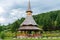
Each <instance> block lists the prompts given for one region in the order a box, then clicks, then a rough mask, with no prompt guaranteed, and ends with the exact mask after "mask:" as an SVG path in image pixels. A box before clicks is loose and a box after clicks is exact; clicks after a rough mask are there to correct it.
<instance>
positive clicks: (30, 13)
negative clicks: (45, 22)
mask: <svg viewBox="0 0 60 40" xmlns="http://www.w3.org/2000/svg"><path fill="white" fill-rule="evenodd" d="M26 13H27V15H32V11H31V5H30V0H29V2H28V10H27V11H26Z"/></svg>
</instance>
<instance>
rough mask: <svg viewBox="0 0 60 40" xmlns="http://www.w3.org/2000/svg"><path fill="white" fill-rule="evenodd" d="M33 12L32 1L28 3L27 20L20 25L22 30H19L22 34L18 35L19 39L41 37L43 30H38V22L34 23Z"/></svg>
mask: <svg viewBox="0 0 60 40" xmlns="http://www.w3.org/2000/svg"><path fill="white" fill-rule="evenodd" d="M32 13H33V12H32V11H31V7H30V0H29V2H28V10H27V11H26V15H27V16H26V18H25V20H24V21H23V23H22V24H21V25H20V28H19V29H18V30H19V32H20V34H18V35H17V36H18V37H39V36H41V33H40V32H41V29H40V28H38V26H37V24H36V22H35V21H34V19H33V17H32Z"/></svg>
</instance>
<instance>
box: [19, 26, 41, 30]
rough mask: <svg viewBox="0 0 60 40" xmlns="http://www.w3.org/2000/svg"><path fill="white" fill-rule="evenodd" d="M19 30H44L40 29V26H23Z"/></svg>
mask: <svg viewBox="0 0 60 40" xmlns="http://www.w3.org/2000/svg"><path fill="white" fill-rule="evenodd" d="M18 30H23V31H25V30H42V29H40V28H38V27H36V26H22V27H20V28H19V29H18Z"/></svg>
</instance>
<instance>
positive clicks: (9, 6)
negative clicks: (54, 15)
mask: <svg viewBox="0 0 60 40" xmlns="http://www.w3.org/2000/svg"><path fill="white" fill-rule="evenodd" d="M30 1H31V10H32V11H33V13H32V14H33V15H36V14H39V13H43V12H49V11H54V10H60V0H30ZM27 6H28V0H0V24H1V25H8V24H10V23H13V22H15V21H16V20H18V19H21V18H22V17H26V10H27Z"/></svg>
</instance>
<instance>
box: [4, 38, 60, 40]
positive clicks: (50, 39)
mask: <svg viewBox="0 0 60 40" xmlns="http://www.w3.org/2000/svg"><path fill="white" fill-rule="evenodd" d="M4 40H60V38H49V39H47V38H38V39H37V38H23V39H4Z"/></svg>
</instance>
